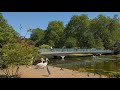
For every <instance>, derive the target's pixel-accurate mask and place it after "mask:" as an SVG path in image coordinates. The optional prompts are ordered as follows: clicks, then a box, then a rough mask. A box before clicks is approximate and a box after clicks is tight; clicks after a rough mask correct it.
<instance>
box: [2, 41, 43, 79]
mask: <svg viewBox="0 0 120 90" xmlns="http://www.w3.org/2000/svg"><path fill="white" fill-rule="evenodd" d="M0 57H1V59H0V66H1V67H0V69H1V70H2V71H3V72H4V73H5V75H6V77H8V78H9V77H16V76H18V71H19V65H31V64H32V62H33V61H34V60H36V59H38V58H40V57H42V56H41V55H40V54H39V53H38V48H36V47H34V46H31V45H29V44H28V42H26V41H25V40H22V42H21V43H7V44H5V45H3V47H2V48H1V49H0Z"/></svg>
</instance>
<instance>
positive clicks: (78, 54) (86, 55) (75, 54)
mask: <svg viewBox="0 0 120 90" xmlns="http://www.w3.org/2000/svg"><path fill="white" fill-rule="evenodd" d="M91 55H92V54H70V55H69V56H91Z"/></svg>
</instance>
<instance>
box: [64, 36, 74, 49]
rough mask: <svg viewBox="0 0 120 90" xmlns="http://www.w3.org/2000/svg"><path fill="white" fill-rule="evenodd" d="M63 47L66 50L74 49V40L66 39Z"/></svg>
mask: <svg viewBox="0 0 120 90" xmlns="http://www.w3.org/2000/svg"><path fill="white" fill-rule="evenodd" d="M65 46H66V48H72V47H76V39H75V38H72V37H70V38H68V39H67V40H66V42H65Z"/></svg>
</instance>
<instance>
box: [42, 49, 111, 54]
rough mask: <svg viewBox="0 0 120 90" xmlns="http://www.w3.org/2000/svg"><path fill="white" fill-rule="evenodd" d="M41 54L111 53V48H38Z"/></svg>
mask: <svg viewBox="0 0 120 90" xmlns="http://www.w3.org/2000/svg"><path fill="white" fill-rule="evenodd" d="M40 53H41V54H78V53H113V51H112V50H98V49H40Z"/></svg>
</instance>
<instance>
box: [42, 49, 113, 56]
mask: <svg viewBox="0 0 120 90" xmlns="http://www.w3.org/2000/svg"><path fill="white" fill-rule="evenodd" d="M40 53H41V54H43V55H53V56H61V57H62V58H64V57H65V56H67V55H69V54H100V55H101V54H112V53H113V51H112V50H99V49H76V48H54V49H40Z"/></svg>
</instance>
